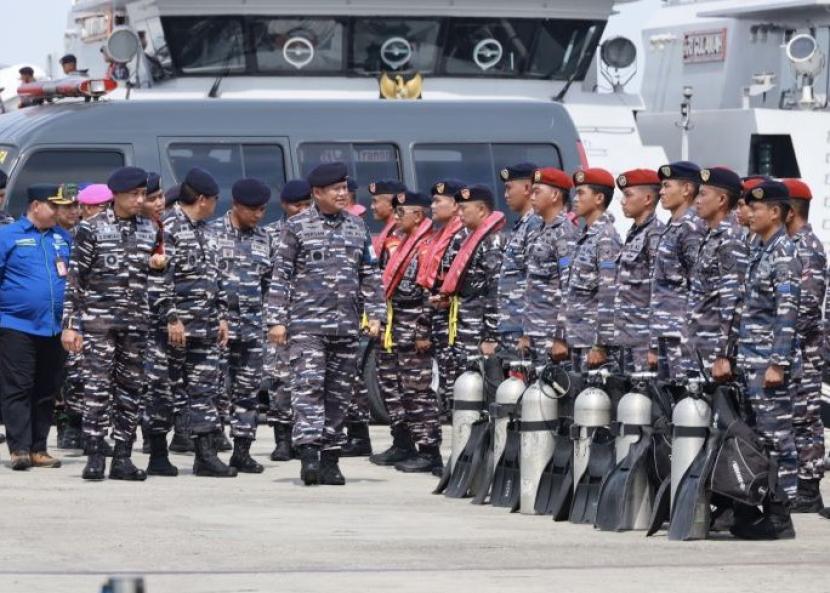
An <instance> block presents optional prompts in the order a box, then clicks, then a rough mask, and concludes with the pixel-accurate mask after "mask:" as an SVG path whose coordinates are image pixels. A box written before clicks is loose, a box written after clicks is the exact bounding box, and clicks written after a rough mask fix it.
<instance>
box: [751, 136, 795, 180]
mask: <svg viewBox="0 0 830 593" xmlns="http://www.w3.org/2000/svg"><path fill="white" fill-rule="evenodd" d="M749 174H750V175H768V176H770V177H801V173H800V172H799V169H798V160H797V159H796V158H795V150H793V140H792V138H791V137H790V135H789V134H752V138H751V139H750V143H749Z"/></svg>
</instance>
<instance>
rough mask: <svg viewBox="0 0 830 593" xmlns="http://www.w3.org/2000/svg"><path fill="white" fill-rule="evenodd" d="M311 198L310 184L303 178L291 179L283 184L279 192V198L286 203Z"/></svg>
mask: <svg viewBox="0 0 830 593" xmlns="http://www.w3.org/2000/svg"><path fill="white" fill-rule="evenodd" d="M310 199H311V185H310V184H309V183H308V181H306V180H305V179H292V180H291V181H289V182H288V183H286V184H285V187H283V188H282V192H281V193H280V200H281V201H283V202H286V203H288V204H296V203H297V202H305V201H306V200H310Z"/></svg>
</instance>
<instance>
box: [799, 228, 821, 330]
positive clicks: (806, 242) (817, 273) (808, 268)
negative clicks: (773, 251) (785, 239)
mask: <svg viewBox="0 0 830 593" xmlns="http://www.w3.org/2000/svg"><path fill="white" fill-rule="evenodd" d="M790 240H792V242H793V244H794V245H795V249H796V252H797V253H798V259H799V261H800V262H801V298H800V299H799V304H798V321H797V322H796V329H797V331H798V335H799V337H801V338H805V337H807V336H810V337H814V336H820V335H822V334H823V332H824V323H823V321H822V304H823V303H824V295H825V293H826V291H827V255H826V254H825V252H824V245H822V243H821V241H820V240H819V238H818V237H817V236H816V234H815V233H814V232H813V228H812V227H811V226H810V225H809V224H805V225H804V226H803V227H801V229H800V230H799V231H798V232H796V233H795V234H793V236H792V237H790Z"/></svg>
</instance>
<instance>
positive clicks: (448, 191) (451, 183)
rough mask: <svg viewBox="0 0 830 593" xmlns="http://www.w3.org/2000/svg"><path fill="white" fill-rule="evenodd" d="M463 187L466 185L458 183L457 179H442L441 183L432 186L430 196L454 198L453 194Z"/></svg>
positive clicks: (461, 182)
mask: <svg viewBox="0 0 830 593" xmlns="http://www.w3.org/2000/svg"><path fill="white" fill-rule="evenodd" d="M464 187H466V185H465V184H464V182H463V181H459V180H458V179H444V180H442V181H437V182H435V183H434V184H433V185H432V195H433V196H447V197H448V198H453V197H455V194H457V193H458V192H460V191H461V189H462V188H464Z"/></svg>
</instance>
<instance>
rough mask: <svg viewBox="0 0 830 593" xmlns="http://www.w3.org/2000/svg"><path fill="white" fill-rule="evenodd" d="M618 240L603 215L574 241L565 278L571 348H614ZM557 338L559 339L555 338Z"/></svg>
mask: <svg viewBox="0 0 830 593" xmlns="http://www.w3.org/2000/svg"><path fill="white" fill-rule="evenodd" d="M619 254H620V236H619V235H618V234H617V231H616V229H615V228H614V217H613V216H612V215H611V213H610V212H603V214H602V215H601V216H600V217H599V218H597V220H596V221H594V223H593V224H592V225H591V226H588V227H585V230H584V231H583V233H582V236H581V237H579V238H578V239H577V241H576V247H575V248H574V256H573V262H572V263H571V270H570V272H569V274H568V297H567V302H566V303H565V307H564V311H565V332H566V340H567V342H568V345H569V346H570V347H572V348H590V347H592V346H611V345H613V344H614V296H615V294H616V278H617V257H618V256H619ZM558 337H561V336H558Z"/></svg>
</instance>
